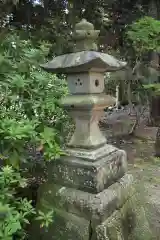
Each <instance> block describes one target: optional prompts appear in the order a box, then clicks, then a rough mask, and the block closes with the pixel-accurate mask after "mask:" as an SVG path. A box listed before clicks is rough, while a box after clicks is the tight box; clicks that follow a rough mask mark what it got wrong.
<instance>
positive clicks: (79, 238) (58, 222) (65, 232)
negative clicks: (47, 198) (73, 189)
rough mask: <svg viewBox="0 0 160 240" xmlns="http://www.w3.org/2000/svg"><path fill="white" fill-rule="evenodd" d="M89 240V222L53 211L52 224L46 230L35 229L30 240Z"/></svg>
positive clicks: (65, 213)
mask: <svg viewBox="0 0 160 240" xmlns="http://www.w3.org/2000/svg"><path fill="white" fill-rule="evenodd" d="M39 239H40V240H89V239H90V222H89V221H87V220H86V219H83V218H80V217H78V216H76V215H73V214H69V213H67V212H63V211H59V210H55V215H54V219H53V223H52V224H50V225H49V227H48V228H47V230H45V229H44V228H38V226H37V227H36V228H35V226H34V231H33V234H32V236H31V238H30V240H39Z"/></svg>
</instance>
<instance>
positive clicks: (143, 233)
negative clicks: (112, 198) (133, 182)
mask: <svg viewBox="0 0 160 240" xmlns="http://www.w3.org/2000/svg"><path fill="white" fill-rule="evenodd" d="M92 228H93V229H94V226H93V227H92ZM95 231H96V233H94V234H93V236H94V238H93V239H92V240H108V239H109V240H144V239H145V240H152V239H153V238H152V233H151V231H150V228H149V225H148V221H147V218H146V216H145V211H144V208H143V206H142V204H141V202H140V201H139V200H138V196H137V195H133V196H132V197H131V198H130V199H128V200H127V201H126V203H125V204H124V205H123V207H122V208H121V209H119V210H116V211H115V212H114V213H113V214H112V215H111V216H110V217H109V218H108V219H107V220H106V221H105V222H103V223H102V224H100V225H99V226H97V227H96V230H95Z"/></svg>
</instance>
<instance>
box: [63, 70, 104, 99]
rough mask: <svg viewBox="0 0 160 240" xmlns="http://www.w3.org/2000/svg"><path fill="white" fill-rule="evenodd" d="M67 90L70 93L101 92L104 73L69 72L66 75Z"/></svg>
mask: <svg viewBox="0 0 160 240" xmlns="http://www.w3.org/2000/svg"><path fill="white" fill-rule="evenodd" d="M67 82H68V87H69V91H70V93H72V94H84V93H85V94H91V93H94V94H95V93H102V92H103V91H104V74H103V73H97V72H95V73H94V72H88V73H77V74H69V75H68V76H67Z"/></svg>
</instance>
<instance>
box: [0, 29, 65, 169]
mask: <svg viewBox="0 0 160 240" xmlns="http://www.w3.org/2000/svg"><path fill="white" fill-rule="evenodd" d="M0 42H1V44H0V92H1V96H0V104H1V107H0V139H1V143H0V152H1V158H2V159H6V160H7V163H10V164H12V165H14V166H15V167H16V166H19V164H20V162H21V161H25V160H26V159H27V157H26V154H27V153H26V143H27V144H29V145H31V146H32V145H35V146H36V147H37V148H38V149H42V148H43V151H44V157H45V159H46V160H51V159H54V158H57V157H59V156H60V155H61V154H62V151H61V144H62V143H63V142H64V139H65V136H66V135H67V131H68V129H67V128H68V126H69V124H68V123H69V119H68V117H67V115H66V114H65V112H64V111H63V109H62V108H61V106H60V105H59V100H60V99H61V97H62V96H64V95H66V94H67V87H66V83H65V81H64V77H63V78H62V79H58V78H57V77H56V75H51V74H49V73H47V72H45V71H43V70H41V68H40V67H39V64H40V63H42V62H45V61H46V58H45V56H46V54H47V53H48V45H47V44H44V43H41V44H39V46H38V47H37V48H34V47H33V45H32V43H31V42H30V41H25V40H21V39H20V37H19V36H18V35H16V34H15V33H13V32H11V33H8V34H7V35H5V36H4V38H3V39H1V40H0ZM64 122H65V123H66V124H64Z"/></svg>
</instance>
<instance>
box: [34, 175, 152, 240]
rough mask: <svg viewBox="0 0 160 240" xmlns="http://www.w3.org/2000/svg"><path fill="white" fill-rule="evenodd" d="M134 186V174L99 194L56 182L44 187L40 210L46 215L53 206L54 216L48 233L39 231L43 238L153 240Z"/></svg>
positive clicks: (40, 192)
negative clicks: (59, 184) (63, 185)
mask: <svg viewBox="0 0 160 240" xmlns="http://www.w3.org/2000/svg"><path fill="white" fill-rule="evenodd" d="M134 184H135V183H134V179H133V177H132V175H130V174H125V175H124V177H122V178H121V179H120V180H119V181H117V182H116V183H114V184H112V185H111V186H110V187H108V188H107V189H105V190H103V191H102V192H100V193H97V194H92V193H87V192H84V191H81V190H76V189H73V188H68V187H62V186H58V185H55V184H53V183H46V184H45V185H42V187H41V188H40V190H39V196H38V199H39V204H38V206H37V207H38V209H41V210H42V211H43V212H47V211H49V210H50V209H51V208H52V207H53V208H54V210H55V216H54V221H53V224H51V225H50V227H49V229H48V231H47V232H45V231H44V229H39V230H38V231H37V232H38V234H40V237H41V238H40V239H42V240H46V239H48V240H50V239H53V240H54V239H55V240H57V239H60V240H63V239H64V240H65V239H68V240H74V239H83V240H86V239H87V240H103V239H104V240H151V239H152V235H151V232H150V229H149V225H148V222H147V221H146V217H145V211H144V208H143V206H142V204H141V201H140V200H139V199H140V198H139V196H138V195H137V194H136V190H135V185H134ZM36 239H37V238H36Z"/></svg>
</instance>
